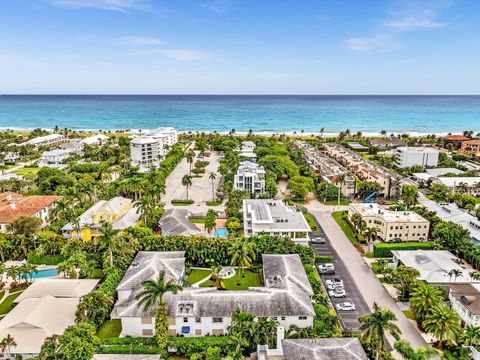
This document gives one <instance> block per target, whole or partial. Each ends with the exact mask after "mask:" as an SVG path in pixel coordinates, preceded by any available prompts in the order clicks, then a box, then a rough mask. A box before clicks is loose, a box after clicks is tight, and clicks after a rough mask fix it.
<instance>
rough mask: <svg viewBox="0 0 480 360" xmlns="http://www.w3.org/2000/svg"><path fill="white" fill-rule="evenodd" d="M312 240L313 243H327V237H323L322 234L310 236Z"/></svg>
mask: <svg viewBox="0 0 480 360" xmlns="http://www.w3.org/2000/svg"><path fill="white" fill-rule="evenodd" d="M310 242H311V243H312V244H325V243H326V241H325V238H324V237H322V236H313V237H311V238H310Z"/></svg>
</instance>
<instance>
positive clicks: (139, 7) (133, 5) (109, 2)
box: [49, 0, 152, 12]
mask: <svg viewBox="0 0 480 360" xmlns="http://www.w3.org/2000/svg"><path fill="white" fill-rule="evenodd" d="M49 2H50V3H51V4H52V5H54V6H57V7H61V8H64V9H84V8H92V9H101V10H110V11H119V12H129V11H132V10H136V11H152V8H151V7H150V6H149V5H148V4H146V3H145V2H144V1H142V0H49Z"/></svg>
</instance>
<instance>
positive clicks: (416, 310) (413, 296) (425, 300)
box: [410, 282, 443, 324]
mask: <svg viewBox="0 0 480 360" xmlns="http://www.w3.org/2000/svg"><path fill="white" fill-rule="evenodd" d="M442 299H443V291H442V290H441V289H440V288H438V287H436V286H432V285H428V284H425V283H421V282H419V283H417V285H415V287H414V288H413V289H412V291H411V292H410V310H411V311H412V312H413V315H414V316H415V319H416V320H417V322H419V323H420V324H422V323H423V321H424V320H425V317H426V316H427V315H428V314H430V312H431V310H432V308H433V306H434V305H435V304H439V303H440V302H441V301H442Z"/></svg>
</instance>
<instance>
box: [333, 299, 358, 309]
mask: <svg viewBox="0 0 480 360" xmlns="http://www.w3.org/2000/svg"><path fill="white" fill-rule="evenodd" d="M335 309H337V311H355V304H353V303H351V302H348V301H345V302H342V303H340V304H337V305H335Z"/></svg>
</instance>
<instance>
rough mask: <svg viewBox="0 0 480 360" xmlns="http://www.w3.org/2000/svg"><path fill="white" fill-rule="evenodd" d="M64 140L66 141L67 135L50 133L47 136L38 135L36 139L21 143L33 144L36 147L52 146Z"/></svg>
mask: <svg viewBox="0 0 480 360" xmlns="http://www.w3.org/2000/svg"><path fill="white" fill-rule="evenodd" d="M63 141H65V136H63V135H61V134H49V135H45V136H40V137H36V138H34V139H30V140H28V141H26V142H24V143H23V144H20V145H32V146H35V147H39V146H50V145H56V144H59V143H61V142H63Z"/></svg>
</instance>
